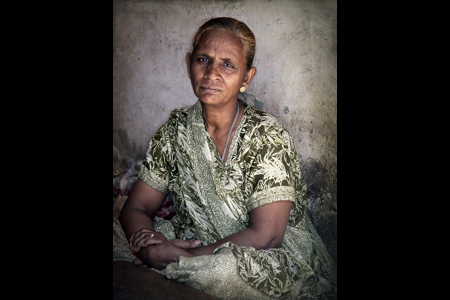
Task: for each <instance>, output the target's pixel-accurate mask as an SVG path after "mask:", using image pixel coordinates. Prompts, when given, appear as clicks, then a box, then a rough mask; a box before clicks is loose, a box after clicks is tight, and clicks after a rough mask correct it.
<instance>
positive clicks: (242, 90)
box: [239, 86, 247, 93]
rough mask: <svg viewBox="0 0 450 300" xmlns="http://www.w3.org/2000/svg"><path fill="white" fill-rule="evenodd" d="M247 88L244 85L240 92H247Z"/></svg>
mask: <svg viewBox="0 0 450 300" xmlns="http://www.w3.org/2000/svg"><path fill="white" fill-rule="evenodd" d="M246 89H247V88H246V87H245V86H243V87H241V88H240V89H239V92H241V93H243V92H245V90H246Z"/></svg>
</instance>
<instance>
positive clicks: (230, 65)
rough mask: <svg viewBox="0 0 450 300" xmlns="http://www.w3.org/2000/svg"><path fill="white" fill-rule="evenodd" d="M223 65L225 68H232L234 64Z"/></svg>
mask: <svg viewBox="0 0 450 300" xmlns="http://www.w3.org/2000/svg"><path fill="white" fill-rule="evenodd" d="M224 66H225V67H227V68H234V66H233V65H232V64H224Z"/></svg>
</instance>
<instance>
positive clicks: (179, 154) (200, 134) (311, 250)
mask: <svg viewBox="0 0 450 300" xmlns="http://www.w3.org/2000/svg"><path fill="white" fill-rule="evenodd" d="M244 106H245V111H244V115H243V117H242V119H241V121H240V124H239V126H238V128H237V130H236V133H235V134H234V137H233V139H232V141H231V144H230V150H229V154H228V159H227V160H226V162H225V163H223V162H222V160H221V157H220V155H219V152H218V150H217V148H216V146H215V144H214V142H213V141H212V139H211V137H210V136H209V134H208V132H207V131H206V130H205V126H204V121H203V116H202V107H201V103H200V101H197V102H196V104H195V105H193V106H191V107H189V108H184V109H179V110H175V111H173V112H172V113H171V115H170V118H169V120H168V121H167V122H166V123H165V124H164V125H163V126H162V127H161V128H160V129H159V130H158V131H157V132H156V133H155V134H154V136H153V137H152V139H151V141H150V144H149V149H148V152H147V156H146V159H145V161H144V163H143V164H142V168H141V170H140V173H139V178H140V179H141V180H142V181H143V182H145V183H146V184H148V185H149V186H151V187H152V188H154V189H156V190H157V191H159V192H161V193H164V194H168V193H169V192H171V193H172V194H173V196H174V207H175V216H174V217H173V218H172V220H171V221H170V222H169V221H161V222H160V223H157V224H155V229H156V230H158V231H161V232H162V233H163V234H164V235H165V236H166V237H167V238H168V239H173V238H179V239H185V240H195V239H199V240H201V241H202V245H210V244H212V243H215V242H217V241H219V240H221V239H223V238H225V237H227V236H229V235H232V234H234V233H236V232H239V231H241V230H243V229H245V228H247V227H248V225H249V213H250V212H251V211H252V210H253V209H256V208H258V207H260V206H262V205H265V204H268V203H272V202H275V201H292V206H291V212H290V216H289V221H288V225H287V229H286V233H285V235H284V238H283V242H282V244H281V245H280V246H279V247H278V248H271V249H266V250H256V249H255V248H253V247H250V246H236V245H234V244H233V243H231V242H228V243H225V244H222V245H221V246H219V247H218V248H216V250H215V251H214V254H213V256H214V255H218V254H220V253H222V252H224V248H227V249H228V250H226V251H225V252H227V253H229V252H231V253H232V254H233V257H234V259H235V261H236V262H237V266H238V272H239V276H240V277H241V279H242V280H243V281H244V282H246V283H247V284H248V285H250V286H251V287H253V288H256V289H257V290H258V291H261V292H262V293H264V295H266V296H268V297H279V298H291V297H294V296H295V295H292V293H291V292H292V291H293V290H295V293H300V294H308V293H309V294H311V295H314V294H318V293H319V294H320V293H323V292H329V291H334V290H335V281H336V278H335V276H336V274H335V267H334V263H333V261H332V259H331V257H330V255H329V254H328V252H327V250H326V248H325V246H324V244H323V242H322V240H321V239H320V237H319V236H318V235H317V233H316V231H315V230H314V227H313V225H312V223H311V222H310V220H309V218H308V215H307V214H306V184H305V182H304V181H303V180H302V178H301V175H300V167H299V163H298V159H297V152H296V149H295V146H294V143H293V140H292V138H291V136H290V134H289V133H288V132H287V131H286V130H285V129H284V128H283V126H281V125H280V124H279V122H278V121H277V119H276V118H275V117H274V116H272V115H271V114H269V113H265V112H263V111H260V110H257V109H256V108H254V107H252V106H250V105H248V104H247V103H245V102H244ZM202 258H205V259H203V260H202ZM187 259H188V258H182V260H183V261H187ZM204 261H207V259H206V256H204V257H202V256H200V257H195V260H191V262H195V263H196V264H198V268H201V267H207V266H202V265H201V264H202V263H203V262H204ZM172 264H174V265H173V266H171V265H172ZM172 264H169V266H168V267H167V268H166V269H164V270H163V273H164V274H165V275H166V276H167V277H169V278H175V277H174V276H175V275H174V276H172V275H173V274H171V272H172V271H173V270H175V269H177V270H178V271H177V272H179V269H180V264H179V262H178V263H172ZM176 264H178V265H176ZM191 267H192V266H191ZM173 272H174V273H175V271H173ZM177 274H178V273H177ZM202 280H204V279H202ZM187 284H188V282H187ZM231 288H232V287H231Z"/></svg>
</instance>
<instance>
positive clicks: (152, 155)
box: [138, 123, 173, 195]
mask: <svg viewBox="0 0 450 300" xmlns="http://www.w3.org/2000/svg"><path fill="white" fill-rule="evenodd" d="M172 159H173V157H172V151H171V147H170V140H169V138H168V136H167V123H166V124H164V125H163V126H161V128H160V129H159V130H158V131H157V132H156V133H155V134H154V135H153V137H152V138H151V140H150V143H149V147H148V151H147V156H146V158H145V160H144V162H143V163H142V166H141V170H140V172H139V175H138V178H139V179H140V180H142V181H143V182H144V183H146V184H147V185H149V186H150V187H152V188H154V189H155V190H157V191H158V192H160V193H163V194H166V195H167V194H168V193H169V175H170V172H169V171H170V165H171V163H172Z"/></svg>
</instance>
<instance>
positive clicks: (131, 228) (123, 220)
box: [119, 208, 154, 241]
mask: <svg viewBox="0 0 450 300" xmlns="http://www.w3.org/2000/svg"><path fill="white" fill-rule="evenodd" d="M119 221H120V224H121V225H122V228H123V231H124V232H125V235H126V237H127V240H128V241H129V240H130V238H131V236H132V235H133V234H134V233H135V232H136V231H138V230H139V229H142V228H148V229H152V230H154V227H153V220H152V218H151V217H150V216H149V215H148V213H147V212H145V211H142V210H139V209H137V208H125V209H123V210H122V211H121V212H120V217H119Z"/></svg>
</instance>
